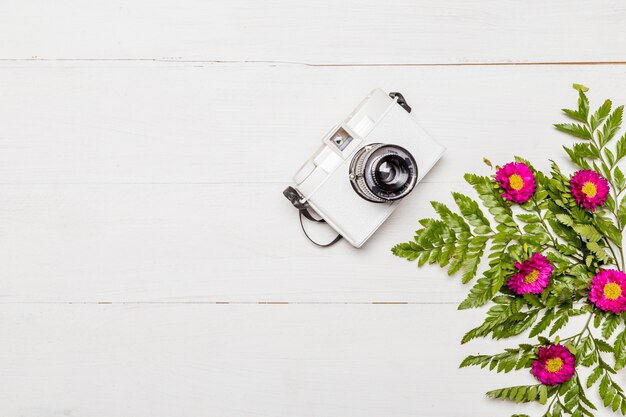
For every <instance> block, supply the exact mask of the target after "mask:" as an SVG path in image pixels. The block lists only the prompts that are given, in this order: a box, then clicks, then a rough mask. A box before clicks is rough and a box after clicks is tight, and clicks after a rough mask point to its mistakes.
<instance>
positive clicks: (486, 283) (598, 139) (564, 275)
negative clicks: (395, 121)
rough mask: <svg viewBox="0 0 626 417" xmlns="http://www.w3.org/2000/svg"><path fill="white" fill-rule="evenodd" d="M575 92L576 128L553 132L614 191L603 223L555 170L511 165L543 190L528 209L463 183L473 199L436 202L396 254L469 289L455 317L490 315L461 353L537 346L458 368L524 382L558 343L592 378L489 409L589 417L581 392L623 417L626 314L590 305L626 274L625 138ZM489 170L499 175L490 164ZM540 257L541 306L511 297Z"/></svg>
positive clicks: (615, 119) (494, 190) (477, 180)
mask: <svg viewBox="0 0 626 417" xmlns="http://www.w3.org/2000/svg"><path fill="white" fill-rule="evenodd" d="M574 88H575V89H576V90H577V91H578V102H577V107H576V108H575V109H563V112H564V114H565V115H566V116H567V117H568V118H570V119H571V122H568V123H558V124H556V125H555V128H556V129H557V130H558V131H560V132H563V133H566V134H567V135H569V136H571V137H572V138H574V140H575V142H574V143H573V144H572V145H571V146H564V147H563V148H564V149H565V152H566V153H567V155H568V156H569V158H570V160H571V162H572V163H573V164H574V165H575V166H576V167H578V168H580V169H590V170H595V171H597V172H598V173H600V175H602V176H603V177H605V178H606V179H607V181H608V182H609V184H610V187H611V194H610V195H609V197H608V198H607V200H606V202H605V204H604V206H602V207H599V208H597V209H596V211H589V210H585V209H584V208H582V207H580V206H579V205H578V203H577V201H576V199H575V197H574V196H573V195H572V192H571V188H570V182H569V181H570V180H569V178H570V175H569V174H567V175H566V174H564V173H563V172H562V171H561V169H560V167H559V166H557V165H556V164H555V163H552V166H551V169H550V172H549V173H548V174H544V173H543V172H541V171H538V170H535V169H534V168H533V167H532V165H530V163H529V162H528V161H526V160H524V159H523V158H520V157H515V160H516V161H518V162H524V163H526V164H527V165H528V166H529V167H530V168H531V170H532V171H533V174H534V176H535V179H536V183H537V187H536V191H535V193H534V195H533V197H532V198H531V200H529V201H528V202H526V203H524V204H521V205H512V204H511V203H510V202H509V201H507V200H505V199H504V198H503V197H502V196H501V194H502V190H501V189H500V188H499V186H498V185H497V183H496V182H495V180H494V178H493V177H492V176H483V175H476V174H466V175H465V180H466V181H467V183H468V184H469V185H470V186H471V187H472V188H473V189H474V191H475V192H476V195H477V197H478V199H475V198H473V197H471V196H467V195H464V194H460V193H457V192H453V193H452V197H453V199H454V202H455V204H456V208H454V209H452V208H450V207H448V206H447V205H445V204H442V203H439V202H432V207H433V209H434V211H435V213H436V218H429V219H422V220H420V221H419V223H420V225H421V227H420V228H419V229H418V230H417V231H416V233H415V236H414V238H413V239H412V240H411V241H409V242H405V243H400V244H398V245H396V246H394V247H393V248H392V252H393V254H395V255H396V256H399V257H402V258H405V259H407V260H409V261H417V263H418V265H419V266H423V265H425V264H437V265H438V266H439V267H441V268H446V269H447V271H448V274H449V275H455V274H457V273H460V275H461V281H462V283H464V284H467V283H470V282H472V287H471V288H470V290H469V292H468V294H467V296H466V298H465V299H464V300H463V301H462V302H461V303H460V305H459V309H469V308H476V307H480V306H484V305H489V308H488V310H487V311H486V315H485V318H484V320H483V321H482V323H480V324H478V325H477V326H476V327H474V328H473V329H471V330H469V331H468V332H467V333H466V334H465V335H464V336H463V338H462V340H461V342H462V343H467V342H469V341H471V340H473V339H475V338H485V337H489V338H492V339H505V338H510V337H514V336H519V335H522V334H527V335H528V337H529V338H531V339H534V338H536V341H534V342H532V341H531V342H529V343H523V344H519V345H518V347H516V348H511V349H505V351H504V352H501V353H496V354H493V355H488V354H478V355H471V356H468V357H466V358H465V359H464V360H463V361H462V362H461V365H460V366H461V367H462V368H464V367H468V366H479V367H481V368H486V369H489V370H493V371H496V372H504V373H508V372H512V371H522V370H526V372H528V371H529V369H530V368H531V365H532V363H533V362H534V361H535V360H536V359H537V352H538V349H539V348H540V347H541V346H546V345H549V344H554V343H561V344H564V345H565V346H567V347H568V349H569V350H570V351H571V352H572V353H573V354H575V356H576V364H577V368H579V367H583V368H584V367H586V368H589V370H590V372H591V373H590V374H589V376H588V377H587V379H586V381H585V383H582V382H581V380H580V378H579V374H578V372H577V373H576V374H575V375H574V377H572V378H571V379H570V380H569V381H567V382H565V383H563V384H560V385H556V386H552V387H550V386H545V385H542V384H535V385H523V386H513V387H507V388H501V389H495V390H492V391H489V392H488V393H487V396H488V397H490V398H494V399H502V400H509V401H515V402H516V403H524V402H539V403H540V404H543V405H546V407H547V410H546V413H545V415H544V417H554V416H562V415H570V416H575V417H580V416H593V411H594V410H596V408H597V407H596V405H594V404H593V403H592V402H591V401H590V400H589V399H588V397H587V394H586V390H588V389H591V388H593V387H597V390H598V392H599V395H600V398H601V400H602V405H603V406H604V407H607V408H609V409H611V410H612V411H614V412H619V413H621V414H622V415H626V396H625V394H624V391H623V390H622V388H621V387H620V386H619V385H618V384H617V383H616V382H615V379H614V375H615V374H616V372H617V371H619V370H621V369H623V368H625V367H626V329H624V323H625V322H626V313H624V314H622V315H618V314H614V313H610V312H605V311H601V310H598V309H597V308H596V307H595V306H594V305H593V304H591V303H590V302H589V299H588V297H589V286H590V281H591V279H592V278H593V276H594V275H595V274H597V272H598V271H599V270H600V269H606V268H615V269H619V270H621V271H624V270H625V269H626V268H625V267H624V255H623V250H622V245H623V242H622V234H623V231H624V226H625V225H626V197H624V196H623V195H622V194H624V192H625V191H626V176H625V174H624V171H623V170H622V168H620V166H619V163H620V161H623V159H624V158H625V157H626V134H624V135H622V136H619V130H620V127H621V123H622V118H623V110H624V108H623V106H618V107H615V108H613V103H612V102H611V100H606V101H604V103H603V104H602V105H601V106H600V107H598V108H597V109H595V110H594V111H592V110H591V108H590V104H589V100H588V98H587V96H586V94H585V93H586V92H587V90H588V89H587V88H586V87H584V86H582V85H579V84H574ZM484 161H485V164H486V165H487V166H488V167H490V168H493V164H492V163H491V162H490V161H488V160H487V159H485V160H484ZM497 168H498V167H496V169H497ZM483 210H484V211H483ZM534 252H540V253H542V254H544V256H546V257H547V258H548V260H549V261H550V263H551V265H552V266H553V267H554V270H553V272H552V275H551V277H550V284H549V285H548V287H547V288H546V289H545V290H544V291H543V292H542V293H541V294H524V295H516V294H514V293H512V292H511V291H510V290H509V288H508V287H507V285H506V283H507V282H508V280H509V279H510V278H511V276H512V275H513V274H515V273H516V272H517V271H518V268H517V267H516V264H517V263H518V262H523V261H524V260H526V259H528V258H529V257H530V256H531V255H532V254H533V253H534ZM483 261H486V262H483ZM481 265H484V267H483V268H481ZM581 315H582V316H585V317H586V318H587V320H586V324H585V325H584V327H583V328H582V330H580V331H579V332H578V333H574V334H573V335H571V336H568V337H565V338H562V337H561V333H563V332H566V331H567V330H568V329H569V328H570V327H572V325H571V323H572V322H574V321H575V320H574V318H575V317H576V316H581ZM594 328H595V329H598V330H595V331H594V330H593V329H594ZM597 333H599V334H597ZM515 416H520V417H522V416H524V415H523V414H515V415H514V416H513V417H515Z"/></svg>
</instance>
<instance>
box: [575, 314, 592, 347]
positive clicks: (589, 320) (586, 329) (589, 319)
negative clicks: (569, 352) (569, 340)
mask: <svg viewBox="0 0 626 417" xmlns="http://www.w3.org/2000/svg"><path fill="white" fill-rule="evenodd" d="M592 318H593V313H589V318H588V319H587V322H586V323H585V327H583V329H582V330H581V331H580V333H579V334H578V340H577V341H576V343H574V344H575V345H576V346H578V344H579V343H580V341H581V340H582V338H583V334H584V333H585V331H588V332H589V334H590V335H591V330H589V323H591V319H592ZM591 338H592V339H593V335H591ZM594 343H595V342H594Z"/></svg>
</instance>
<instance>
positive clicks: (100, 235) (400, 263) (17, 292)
mask: <svg viewBox="0 0 626 417" xmlns="http://www.w3.org/2000/svg"><path fill="white" fill-rule="evenodd" d="M454 187H455V189H460V190H464V191H467V192H471V191H472V190H471V189H469V187H468V186H464V185H463V184H454ZM281 191H282V188H281V187H279V186H277V185H276V184H249V185H246V184H222V185H218V184H190V185H180V184H179V185H170V184H154V185H147V184H141V185H121V184H110V185H108V184H100V185H94V184H88V185H81V184H69V185H67V184H66V185H48V184H40V185H3V186H0V213H2V219H3V221H2V222H1V223H0V236H1V237H2V238H1V239H0V253H1V254H2V262H0V276H2V277H3V279H2V280H1V283H0V294H2V297H1V298H0V301H5V302H15V301H23V302H32V301H64V302H68V301H71V302H81V301H90V302H110V301H116V302H117V301H149V302H154V301H165V302H170V301H186V302H197V301H207V302H220V301H229V302H233V301H237V302H316V303H324V302H339V303H343V302H347V303H367V302H390V301H391V302H411V303H414V302H424V303H442V302H445V303H457V302H460V301H461V300H462V299H463V298H464V295H465V292H466V291H468V289H469V288H468V287H465V286H462V285H461V284H460V280H459V278H458V277H457V278H454V279H453V278H449V277H448V276H447V275H446V273H445V272H444V271H441V270H439V269H438V268H423V269H419V270H418V269H417V266H416V264H415V263H408V262H406V261H405V260H403V259H400V258H396V257H394V256H393V255H392V254H391V252H390V249H391V247H392V246H393V245H394V244H396V243H399V242H402V241H406V240H409V239H411V238H412V236H413V232H414V230H415V229H416V228H417V226H418V224H417V219H418V216H419V217H425V216H430V215H432V214H433V211H432V209H430V206H429V201H430V200H432V199H436V200H443V201H445V202H451V197H450V195H449V189H448V187H442V186H441V184H432V183H427V184H422V185H419V186H418V188H417V189H416V191H415V195H412V196H411V198H410V199H407V201H406V202H405V203H403V204H402V205H401V206H400V207H399V208H398V210H397V211H396V213H394V215H393V216H392V218H391V219H390V220H389V221H388V222H387V223H386V224H385V225H384V226H383V227H382V228H381V229H380V230H379V231H378V233H377V234H376V235H375V236H374V237H373V238H372V239H371V240H370V241H369V242H368V243H367V244H366V245H365V246H364V247H363V248H361V249H359V250H357V249H354V248H353V247H351V246H350V245H349V244H347V243H346V242H340V243H339V244H338V245H336V246H335V247H333V248H331V249H326V250H323V249H320V248H317V247H315V246H314V245H312V244H311V243H310V242H309V241H308V240H306V238H305V237H304V235H303V234H302V231H301V230H300V225H299V223H298V217H297V211H296V210H295V209H294V208H293V207H292V206H291V204H290V203H289V202H288V201H287V200H286V199H285V198H284V197H283V196H282V195H281ZM307 226H308V227H309V230H310V232H311V234H312V235H313V236H316V237H317V238H318V239H319V240H321V241H324V240H330V239H332V236H333V235H332V234H331V233H329V230H330V229H327V228H326V227H327V226H317V225H307ZM316 226H317V227H316Z"/></svg>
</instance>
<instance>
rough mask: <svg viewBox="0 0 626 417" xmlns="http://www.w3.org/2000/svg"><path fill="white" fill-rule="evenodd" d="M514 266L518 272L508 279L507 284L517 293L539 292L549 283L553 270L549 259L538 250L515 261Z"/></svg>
mask: <svg viewBox="0 0 626 417" xmlns="http://www.w3.org/2000/svg"><path fill="white" fill-rule="evenodd" d="M515 267H516V268H517V269H519V272H517V273H516V274H515V275H513V276H512V277H511V278H510V279H509V282H508V283H507V286H508V287H509V289H510V290H511V291H513V292H514V293H515V294H519V295H521V294H528V293H531V294H539V293H541V292H542V291H543V290H544V289H545V288H546V287H547V286H548V284H550V275H552V271H554V267H553V266H552V265H550V261H548V259H547V258H546V257H545V256H543V255H542V254H540V253H538V252H535V253H533V255H532V256H531V257H530V259H528V260H526V261H524V262H522V263H519V262H517V263H515Z"/></svg>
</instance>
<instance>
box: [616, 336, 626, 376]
mask: <svg viewBox="0 0 626 417" xmlns="http://www.w3.org/2000/svg"><path fill="white" fill-rule="evenodd" d="M613 352H614V355H615V369H616V370H620V369H623V368H624V366H626V330H624V331H622V332H621V333H620V334H619V335H617V337H616V338H615V346H614V347H613Z"/></svg>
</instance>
